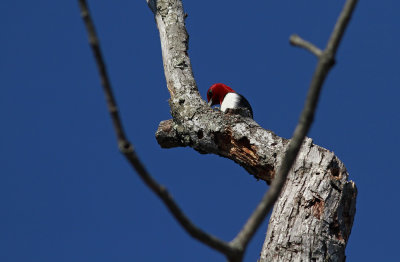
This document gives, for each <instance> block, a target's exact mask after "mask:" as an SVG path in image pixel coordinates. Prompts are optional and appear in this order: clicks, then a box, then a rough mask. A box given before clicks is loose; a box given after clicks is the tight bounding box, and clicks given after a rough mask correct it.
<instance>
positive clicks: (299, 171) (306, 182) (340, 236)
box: [260, 138, 357, 261]
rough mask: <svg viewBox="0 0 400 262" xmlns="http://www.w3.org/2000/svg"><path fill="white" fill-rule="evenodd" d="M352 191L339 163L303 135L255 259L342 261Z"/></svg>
mask: <svg viewBox="0 0 400 262" xmlns="http://www.w3.org/2000/svg"><path fill="white" fill-rule="evenodd" d="M356 196H357V188H356V186H355V184H354V183H353V182H352V181H348V173H347V171H346V168H345V167H344V165H343V163H342V162H341V161H340V160H339V159H338V158H337V157H336V156H335V155H334V154H333V152H330V151H328V150H326V149H323V148H321V147H319V146H316V145H314V144H313V143H312V140H311V139H309V138H308V139H306V141H305V143H304V145H303V147H302V150H301V152H300V153H299V155H298V157H297V161H296V163H295V165H294V166H293V168H292V170H291V172H290V174H289V176H288V180H287V182H286V185H285V188H284V189H283V192H282V194H281V196H280V198H279V200H278V201H277V202H276V203H275V207H274V210H273V212H272V215H271V219H270V222H269V225H268V231H267V237H266V239H265V242H264V245H263V248H262V252H261V256H260V261H344V260H345V248H346V244H347V240H348V238H349V235H350V232H351V228H352V225H353V219H354V215H355V207H356Z"/></svg>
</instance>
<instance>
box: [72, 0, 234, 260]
mask: <svg viewBox="0 0 400 262" xmlns="http://www.w3.org/2000/svg"><path fill="white" fill-rule="evenodd" d="M78 2H79V6H80V9H81V15H82V18H83V21H84V23H85V26H86V30H87V33H88V37H89V43H90V45H91V48H92V51H93V54H94V57H95V60H96V63H97V67H98V70H99V75H100V79H101V84H102V87H103V91H104V95H105V98H106V101H107V106H108V110H109V112H110V116H111V119H112V121H113V124H114V130H115V133H116V135H117V139H118V145H119V149H120V150H121V152H122V153H123V154H124V156H125V158H126V159H127V160H128V161H129V163H130V164H131V166H132V167H133V168H134V169H135V170H136V172H137V173H138V175H139V176H140V178H141V179H142V180H143V182H144V183H145V184H146V185H147V186H148V187H149V188H150V189H151V190H152V191H153V192H154V193H155V194H156V195H157V196H158V197H159V198H160V199H161V200H162V201H163V202H164V204H165V205H166V206H167V208H168V210H169V211H170V212H171V214H172V215H173V216H174V217H175V219H176V220H177V221H178V222H179V224H180V225H181V226H182V227H183V228H184V229H185V230H186V231H187V232H188V233H189V234H190V235H191V236H192V237H194V238H196V239H198V240H199V241H200V242H203V243H204V244H206V245H208V246H210V247H212V248H214V249H216V250H218V251H220V252H221V253H223V254H225V255H227V256H232V255H234V254H236V253H237V251H236V250H235V249H234V248H232V247H231V245H230V244H229V243H227V242H225V241H223V240H220V239H218V238H216V237H214V236H212V235H211V234H208V233H206V232H204V231H203V230H201V229H200V228H198V227H197V226H196V225H194V224H193V223H192V222H191V221H190V219H189V218H188V217H187V216H186V215H185V214H184V213H183V211H182V210H181V209H180V208H179V206H178V205H177V204H176V203H175V201H174V200H173V199H172V196H171V195H170V194H169V193H168V191H167V189H166V188H165V187H164V186H162V185H161V184H159V183H158V182H157V181H156V180H155V179H154V178H152V177H151V175H150V174H149V173H148V171H147V170H146V168H145V166H144V165H143V163H142V162H141V161H140V159H139V158H138V156H137V154H136V152H135V150H134V148H133V146H132V145H131V143H130V142H129V141H128V140H127V138H126V135H125V133H124V131H123V125H122V121H121V119H120V117H119V114H118V107H117V103H116V101H115V98H114V95H113V92H112V88H111V83H110V80H109V77H108V75H107V70H106V66H105V63H104V59H103V56H102V53H101V49H100V43H99V40H98V37H97V34H96V30H95V27H94V24H93V21H92V18H91V16H90V12H89V8H88V5H87V3H86V1H85V0H78Z"/></svg>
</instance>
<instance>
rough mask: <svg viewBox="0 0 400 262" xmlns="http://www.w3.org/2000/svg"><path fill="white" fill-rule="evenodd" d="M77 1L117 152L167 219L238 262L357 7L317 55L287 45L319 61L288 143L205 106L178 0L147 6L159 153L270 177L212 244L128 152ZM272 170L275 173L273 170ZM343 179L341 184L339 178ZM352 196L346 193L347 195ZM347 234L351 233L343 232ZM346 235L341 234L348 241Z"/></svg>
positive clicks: (280, 182)
mask: <svg viewBox="0 0 400 262" xmlns="http://www.w3.org/2000/svg"><path fill="white" fill-rule="evenodd" d="M78 1H79V3H80V7H81V10H82V17H83V20H84V21H85V25H86V27H87V31H88V35H89V41H90V44H91V46H92V50H93V53H94V56H95V58H96V62H97V65H98V68H99V73H100V77H101V82H102V86H103V90H104V93H105V97H106V101H107V105H108V108H109V111H110V115H111V118H112V120H113V124H114V129H115V132H116V134H117V139H118V145H119V148H120V150H121V152H122V153H123V154H124V156H125V157H126V159H127V160H128V161H129V162H130V164H131V165H132V167H134V169H135V170H136V171H137V173H138V174H139V176H140V177H141V178H142V180H143V181H144V182H145V184H146V185H147V186H148V187H150V189H151V190H152V191H153V192H154V193H155V194H157V195H158V196H159V197H160V199H161V200H162V201H163V202H164V204H165V205H166V206H167V208H168V209H169V211H170V212H171V213H172V214H173V216H174V217H175V219H177V220H178V222H179V223H180V225H181V226H182V227H183V228H184V229H185V230H186V231H187V232H188V233H189V234H190V235H192V236H193V237H194V238H196V239H198V240H199V241H201V242H203V243H204V244H206V245H208V246H210V247H212V248H214V249H216V250H218V251H220V252H221V253H223V254H225V255H226V256H227V257H228V259H229V260H230V261H241V260H242V257H243V254H244V251H245V249H246V246H247V244H248V243H249V241H250V239H251V238H252V236H253V235H254V233H255V231H256V230H257V228H258V227H259V225H260V224H261V222H262V221H263V219H264V218H265V216H266V215H267V214H268V212H269V211H270V210H271V208H272V207H273V205H274V203H275V201H276V200H277V199H278V197H279V194H280V192H281V191H282V188H283V186H284V184H285V181H286V178H287V176H288V173H289V170H290V169H291V166H292V165H293V163H294V161H295V160H296V156H297V154H298V153H299V151H300V148H301V145H302V144H303V140H304V138H305V136H306V134H307V132H308V130H309V128H310V126H311V123H312V121H313V118H314V112H315V108H316V106H317V102H318V97H319V93H320V90H321V87H322V84H323V82H324V80H325V78H326V75H327V73H328V72H329V70H330V68H331V67H332V66H333V64H334V56H335V54H336V50H337V48H338V45H339V43H340V40H341V38H342V36H343V33H344V31H345V29H346V25H347V23H348V21H349V19H350V17H351V13H352V12H353V10H354V7H355V4H356V2H357V1H356V0H348V1H347V2H346V5H345V8H344V9H343V11H342V13H341V15H340V17H339V20H338V22H337V24H336V26H335V29H334V31H333V33H332V35H331V38H330V40H329V42H328V45H327V47H326V49H325V50H324V51H321V50H319V49H318V48H317V47H315V46H314V45H313V44H311V43H309V42H307V41H304V40H302V39H301V38H300V37H297V38H296V37H294V38H293V37H292V40H291V42H292V43H293V44H295V45H298V46H300V47H303V48H306V49H307V50H309V51H310V52H312V53H313V54H315V55H316V56H317V57H318V58H319V62H318V65H317V68H316V71H315V72H314V76H313V79H312V82H311V84H310V89H309V93H308V96H307V100H306V103H305V106H304V109H303V112H302V114H301V116H300V120H299V124H298V125H297V127H296V129H295V131H294V135H293V138H292V140H291V141H290V142H289V143H288V141H287V140H285V139H283V138H280V137H278V136H276V135H275V134H274V133H272V132H271V131H268V130H265V129H263V128H261V127H260V126H259V125H258V124H257V123H255V122H254V121H253V120H252V119H249V118H244V117H241V116H238V115H231V114H224V113H222V112H220V111H216V110H213V109H211V108H210V107H208V106H207V104H206V103H205V102H204V100H203V99H202V98H201V96H200V94H199V92H198V89H197V86H196V82H195V80H194V77H193V73H192V69H191V64H190V59H189V57H188V55H187V49H188V35H187V32H186V28H185V24H184V19H185V18H186V15H185V14H184V13H183V7H182V2H181V0H158V1H156V0H147V2H148V4H149V7H150V9H151V10H152V11H153V13H154V15H155V18H156V23H157V26H158V29H159V31H160V39H161V48H162V54H163V62H164V71H165V76H166V80H167V87H168V90H169V92H170V94H171V99H170V107H171V112H172V115H173V120H167V121H163V122H162V123H161V124H160V126H159V129H158V131H157V133H156V137H157V140H158V142H159V143H160V145H161V146H162V147H166V148H170V147H176V146H190V147H193V148H194V149H196V150H197V151H199V152H200V153H215V154H218V155H221V156H223V157H227V158H230V159H232V160H234V161H235V162H237V163H238V164H240V165H242V166H243V167H244V168H245V169H246V170H247V171H248V172H249V173H251V174H253V175H254V176H255V177H256V178H261V179H263V180H265V181H267V182H271V180H272V178H274V177H275V179H273V180H272V185H271V188H270V190H269V191H268V192H266V194H265V195H264V197H263V199H262V201H261V202H260V203H259V205H258V206H257V208H256V210H255V211H254V212H253V214H252V215H251V216H250V218H249V219H248V221H247V222H246V224H245V225H244V227H243V229H242V230H241V231H240V232H239V234H238V235H237V236H236V238H235V239H234V240H232V241H231V242H230V243H227V242H224V241H222V240H219V239H218V238H216V237H214V236H212V235H209V234H207V233H205V232H204V231H202V230H201V229H199V228H197V227H196V226H195V225H194V224H193V223H192V222H191V221H190V220H189V219H188V218H187V217H186V216H185V215H184V213H183V212H182V211H181V210H180V208H179V207H178V206H177V204H176V203H175V202H174V201H173V199H172V197H171V196H170V195H169V193H168V192H167V190H166V189H165V188H164V187H163V186H162V185H160V184H158V183H157V181H156V180H154V179H153V178H152V177H151V176H150V174H149V173H148V172H147V170H146V169H145V167H144V165H143V164H142V163H141V161H140V160H139V159H138V157H137V154H136V152H135V150H134V148H133V146H132V145H131V144H130V143H129V141H128V140H127V139H126V136H125V134H124V132H123V127H122V123H121V120H120V118H119V115H118V110H117V105H116V102H115V99H114V97H113V94H112V90H111V84H110V82H109V79H108V77H107V72H106V68H105V64H104V62H103V59H102V55H101V51H100V46H99V42H98V39H97V36H96V33H95V29H94V25H93V22H92V20H91V18H90V15H89V11H88V8H87V4H86V1H85V0H78ZM308 144H310V143H308ZM318 148H319V147H318ZM318 150H321V151H324V150H325V149H322V148H319V149H318ZM325 151H326V150H325ZM329 168H331V167H329ZM276 169H277V171H275V170H276ZM332 172H333V171H332ZM275 174H276V175H275ZM343 177H344V178H345V179H346V177H345V176H343ZM349 190H350V189H349ZM352 190H353V189H352ZM352 190H350V191H349V192H354V191H352ZM353 216H354V214H353ZM350 220H351V223H352V216H350ZM349 230H351V226H350V229H349ZM349 230H347V231H346V232H348V234H349V232H350V231H349Z"/></svg>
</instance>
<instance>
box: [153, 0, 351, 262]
mask: <svg viewBox="0 0 400 262" xmlns="http://www.w3.org/2000/svg"><path fill="white" fill-rule="evenodd" d="M148 3H149V6H150V8H151V9H152V11H153V13H154V15H155V19H156V22H157V26H158V29H159V31H160V39H161V48H162V56H163V62H164V71H165V76H166V80H167V87H168V90H169V92H170V94H171V99H170V108H171V114H172V116H173V119H171V120H166V121H163V122H161V123H160V126H159V128H158V130H157V132H156V138H157V141H158V143H159V144H160V145H161V147H163V148H172V147H182V146H189V147H192V148H194V149H195V150H197V151H198V152H200V153H202V154H210V153H212V154H217V155H220V156H223V157H226V158H229V159H232V160H233V161H235V162H236V163H238V164H239V165H241V166H243V167H244V168H245V169H246V170H247V171H248V172H249V173H250V174H253V175H254V176H255V177H256V178H258V179H262V180H265V181H267V182H268V183H269V182H270V181H271V179H272V178H273V177H274V174H275V172H276V170H277V167H278V166H279V164H280V162H281V160H282V157H283V154H284V152H285V148H286V146H287V144H288V143H287V142H288V141H287V140H286V139H283V138H281V137H278V136H276V135H275V134H274V133H273V132H271V131H269V130H265V129H263V128H262V127H260V126H259V125H258V124H257V123H256V122H255V121H253V120H252V119H250V118H246V117H242V116H240V115H236V114H224V113H222V112H220V111H218V110H213V109H212V108H210V107H209V106H208V105H207V104H206V103H205V101H204V100H203V99H202V98H201V96H200V94H199V92H198V89H197V86H196V83H195V80H194V78H193V74H192V69H191V64H190V59H189V57H188V54H187V50H188V35H187V32H186V29H185V25H184V17H185V15H184V12H183V7H182V3H181V1H180V0H158V1H154V0H153V1H152V0H148ZM356 195H357V190H356V187H355V185H354V183H353V182H349V181H348V174H347V172H346V169H345V167H344V166H343V164H342V163H341V162H340V161H339V160H338V159H337V158H336V157H335V155H334V154H333V153H332V152H330V151H328V150H326V149H323V148H321V147H318V146H316V145H313V144H312V140H311V139H306V141H305V143H304V144H303V147H302V149H301V151H300V153H299V156H298V158H297V161H296V163H295V165H294V167H293V168H292V171H291V173H290V175H289V178H288V182H287V183H286V186H285V189H284V191H283V192H282V194H281V197H280V198H279V200H278V202H277V203H276V205H275V208H274V211H273V214H272V217H271V221H270V225H269V228H268V233H267V238H266V240H265V244H264V246H263V250H262V253H261V257H260V260H261V261H342V260H344V258H345V255H344V251H345V247H346V244H347V240H348V237H349V235H350V231H351V227H352V223H353V219H354V214H355V199H356Z"/></svg>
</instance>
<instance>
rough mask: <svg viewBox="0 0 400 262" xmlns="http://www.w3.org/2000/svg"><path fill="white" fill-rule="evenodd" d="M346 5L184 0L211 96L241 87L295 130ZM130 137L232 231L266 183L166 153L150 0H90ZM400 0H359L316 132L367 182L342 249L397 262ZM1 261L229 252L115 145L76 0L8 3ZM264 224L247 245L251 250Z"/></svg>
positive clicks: (267, 123)
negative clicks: (182, 220) (300, 40)
mask: <svg viewBox="0 0 400 262" xmlns="http://www.w3.org/2000/svg"><path fill="white" fill-rule="evenodd" d="M343 3H344V1H320V0H318V1H317V0H311V1H247V2H246V4H244V2H243V1H236V2H235V1H212V0H203V1H184V7H185V11H186V12H187V13H188V14H189V16H188V18H187V29H188V32H189V34H190V43H189V44H190V50H189V54H190V56H191V59H192V65H193V70H194V74H195V77H196V80H197V84H198V87H199V89H200V91H201V93H202V94H203V96H205V92H206V90H207V88H208V87H209V86H210V85H211V84H213V83H215V82H224V83H226V84H228V85H230V86H231V87H232V88H234V89H236V90H237V91H238V92H240V93H242V94H244V95H245V96H246V97H247V99H248V100H249V101H250V103H251V104H252V106H253V110H254V117H255V120H256V121H257V122H258V123H259V124H260V125H261V126H263V127H264V128H267V129H270V130H273V131H274V132H275V133H276V134H278V135H279V136H283V137H286V138H289V137H290V136H291V134H292V131H293V128H294V126H295V124H296V122H297V119H298V116H299V112H300V110H301V108H302V106H303V102H304V101H303V100H304V97H305V94H306V91H307V88H308V85H309V82H310V79H311V76H312V73H313V70H314V68H315V64H316V59H315V58H314V57H313V56H312V55H310V54H309V53H307V52H306V51H304V50H301V49H298V48H294V47H291V46H290V45H289V44H288V38H289V36H290V34H292V33H297V34H299V35H301V36H302V37H304V38H305V39H307V40H309V41H312V42H313V43H315V44H317V45H318V46H320V47H323V46H324V45H325V43H326V40H327V38H328V36H329V34H330V32H331V29H332V27H333V25H334V23H335V21H336V18H337V16H338V14H339V12H340V10H341V8H342V5H343ZM90 4H91V5H90V6H91V10H92V12H93V16H94V19H95V23H96V26H97V31H98V33H99V35H100V39H101V44H102V49H103V51H104V54H105V58H106V61H107V66H108V69H109V73H110V76H111V80H112V83H113V86H114V91H115V93H116V98H117V100H118V103H119V105H120V109H121V112H122V118H123V121H124V123H125V127H126V131H127V133H128V135H129V138H130V140H131V141H132V143H133V144H134V145H135V147H136V149H137V151H138V153H139V155H140V157H141V159H142V160H143V162H144V163H145V164H146V165H147V167H148V169H149V171H150V172H151V173H152V174H153V175H154V177H156V178H157V179H158V180H159V181H160V182H162V183H163V184H165V185H166V186H167V187H168V188H169V189H170V191H171V192H172V194H173V195H174V197H175V198H176V200H177V201H178V202H179V204H180V205H181V206H182V208H183V210H184V211H185V212H186V213H187V214H188V215H189V216H190V217H191V218H192V220H193V221H194V222H195V223H196V224H198V225H199V226H201V227H203V228H204V229H206V230H207V231H209V232H211V233H213V234H215V235H217V236H219V237H221V238H223V239H225V240H230V239H232V238H233V237H234V236H235V234H236V232H237V231H238V230H239V229H240V228H241V226H242V225H243V223H244V222H245V220H246V218H247V217H248V215H249V214H250V212H251V211H252V210H253V209H254V207H255V206H256V204H257V203H258V201H259V199H260V198H261V196H262V195H263V193H264V191H265V190H266V185H265V184H264V183H263V182H260V181H259V182H257V181H256V180H255V179H253V177H251V176H249V175H248V174H247V173H246V171H245V170H243V169H242V168H241V167H239V166H237V165H236V164H235V163H233V162H232V161H229V160H226V159H223V158H220V157H218V156H214V155H200V154H198V153H197V152H195V151H194V150H192V149H190V148H179V149H171V150H164V149H161V148H160V147H159V146H158V144H157V142H156V140H155V137H154V133H155V131H156V129H157V126H158V124H159V122H160V121H161V120H165V119H169V118H170V114H169V107H168V103H167V100H168V98H169V93H168V91H167V88H166V85H165V78H164V73H163V66H162V62H161V50H160V43H159V37H158V31H157V29H156V26H155V23H154V18H153V15H152V14H151V12H150V11H149V9H148V7H147V5H146V2H145V0H141V1H137V0H135V1H90ZM398 10H400V3H399V1H395V0H386V1H372V0H364V1H360V2H359V6H358V8H357V10H356V12H355V15H354V18H353V20H352V22H351V24H350V27H349V29H348V31H347V32H346V35H345V38H344V40H343V42H342V45H341V47H340V49H339V52H338V57H337V64H336V66H335V68H334V69H333V70H332V72H331V74H330V75H329V77H328V79H327V82H326V84H325V86H324V89H323V92H322V97H321V101H320V104H319V107H318V113H317V116H316V119H315V122H314V125H313V127H312V130H311V133H310V134H309V136H310V137H312V138H313V139H314V142H315V143H316V144H318V145H320V146H323V147H325V148H328V149H329V150H332V151H334V152H335V153H336V154H337V156H338V157H339V158H340V159H341V160H342V161H343V162H344V163H345V165H346V167H347V169H348V171H349V173H350V178H351V179H352V180H354V181H355V182H356V184H357V186H358V189H359V195H358V202H357V214H356V218H355V222H354V227H353V231H352V234H351V237H350V240H349V244H348V248H347V257H348V261H395V260H396V259H398V252H397V249H398V235H399V234H400V229H399V227H398V221H399V216H400V211H399V208H398V207H399V203H398V202H399V196H398V192H399V190H398V187H399V184H400V177H399V172H398V167H397V166H396V163H398V162H399V161H398V155H399V147H400V143H399V138H398V137H399V133H400V119H399V98H400V89H399V88H400V67H399V61H400V51H399V46H400V34H399V28H400V16H399V15H398ZM0 30H1V34H0V43H1V48H0V79H1V95H0V117H1V123H2V124H1V136H0V174H1V175H0V208H1V215H0V261H3V262H16V261H18V262H20V261H23V262H26V261H38V262H39V261H40V262H54V261H58V262H62V261H65V262H70V261H121V262H124V261H198V262H200V261H224V260H225V259H224V257H223V256H221V255H220V254H218V253H216V252H215V251H213V250H210V249H209V248H208V247H205V246H204V245H203V244H201V243H199V242H197V241H195V240H193V239H192V238H190V237H189V236H188V235H187V234H186V233H185V232H184V231H183V230H182V229H181V228H180V227H179V226H178V225H177V223H176V222H175V221H174V220H173V219H172V217H171V215H170V214H169V213H168V211H167V210H166V209H165V208H164V207H163V205H162V204H161V203H160V201H159V200H158V199H157V198H156V197H155V196H154V195H153V194H152V193H150V191H149V190H148V189H147V188H146V187H145V186H144V185H143V183H142V182H141V181H140V180H139V179H138V177H137V175H136V174H135V173H134V172H133V171H132V170H131V168H130V166H129V165H128V164H127V163H126V161H125V160H124V158H123V157H122V156H121V155H120V153H119V152H118V150H117V146H116V141H115V136H114V133H113V130H112V126H111V121H110V119H109V116H108V114H107V111H106V107H105V103H104V99H103V94H102V91H101V88H100V85H99V78H98V75H97V70H96V67H95V64H94V60H93V57H92V53H91V51H90V49H89V46H88V43H87V37H86V32H85V30H84V26H83V23H82V21H81V18H80V16H79V10H78V5H77V1H50V0H47V1H45V0H39V1H27V0H25V1H24V0H23V1H1V2H0ZM266 225H267V224H266V223H264V224H263V225H262V227H261V228H260V229H259V231H258V233H257V235H256V237H255V238H254V239H253V240H252V242H251V243H250V247H249V249H248V251H247V253H246V258H245V260H246V261H255V260H256V259H257V258H258V254H259V252H260V249H261V246H262V242H263V239H264V235H265V232H266Z"/></svg>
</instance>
